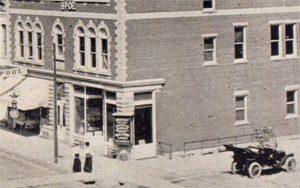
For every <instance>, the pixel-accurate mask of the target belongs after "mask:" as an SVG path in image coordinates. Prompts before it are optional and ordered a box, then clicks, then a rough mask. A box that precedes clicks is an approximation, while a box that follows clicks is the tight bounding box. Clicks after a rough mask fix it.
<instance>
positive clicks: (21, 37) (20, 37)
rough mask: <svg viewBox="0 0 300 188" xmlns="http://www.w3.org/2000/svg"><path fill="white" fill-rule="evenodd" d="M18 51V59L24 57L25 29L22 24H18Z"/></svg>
mask: <svg viewBox="0 0 300 188" xmlns="http://www.w3.org/2000/svg"><path fill="white" fill-rule="evenodd" d="M15 33H16V49H17V54H16V56H17V57H20V58H23V57H24V27H23V24H22V23H21V22H18V23H17V24H16V32H15Z"/></svg>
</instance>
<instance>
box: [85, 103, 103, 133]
mask: <svg viewBox="0 0 300 188" xmlns="http://www.w3.org/2000/svg"><path fill="white" fill-rule="evenodd" d="M86 116H87V118H86V121H87V123H86V128H87V132H89V131H101V130H102V99H87V104H86Z"/></svg>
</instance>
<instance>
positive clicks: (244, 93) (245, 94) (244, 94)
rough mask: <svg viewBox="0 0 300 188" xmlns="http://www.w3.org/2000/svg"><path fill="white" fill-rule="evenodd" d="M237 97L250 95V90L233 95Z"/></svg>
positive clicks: (236, 92)
mask: <svg viewBox="0 0 300 188" xmlns="http://www.w3.org/2000/svg"><path fill="white" fill-rule="evenodd" d="M233 95H234V96H235V97H242V96H247V95H249V90H242V91H235V92H234V94H233Z"/></svg>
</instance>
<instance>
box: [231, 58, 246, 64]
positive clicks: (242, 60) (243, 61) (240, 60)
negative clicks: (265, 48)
mask: <svg viewBox="0 0 300 188" xmlns="http://www.w3.org/2000/svg"><path fill="white" fill-rule="evenodd" d="M246 63H249V61H248V60H247V59H235V60H234V62H233V64H246Z"/></svg>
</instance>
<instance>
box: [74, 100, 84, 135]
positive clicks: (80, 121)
mask: <svg viewBox="0 0 300 188" xmlns="http://www.w3.org/2000/svg"><path fill="white" fill-rule="evenodd" d="M84 123H85V119H84V99H83V98H79V97H75V133H77V134H81V135H84V133H85V131H84Z"/></svg>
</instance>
